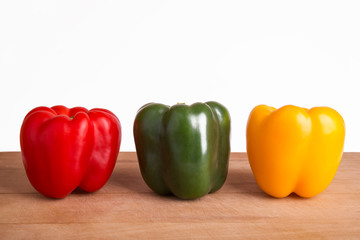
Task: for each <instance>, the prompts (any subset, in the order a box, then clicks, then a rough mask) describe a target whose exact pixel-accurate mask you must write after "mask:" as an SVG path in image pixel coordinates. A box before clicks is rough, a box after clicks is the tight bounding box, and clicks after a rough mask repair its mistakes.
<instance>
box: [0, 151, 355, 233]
mask: <svg viewBox="0 0 360 240" xmlns="http://www.w3.org/2000/svg"><path fill="white" fill-rule="evenodd" d="M0 239H360V153H344V156H343V160H342V162H341V164H340V167H339V169H338V172H337V174H336V176H335V178H334V180H333V182H332V183H331V184H330V186H329V187H328V188H327V189H326V190H325V191H324V192H323V193H321V194H320V195H318V196H316V197H314V198H310V199H302V198H299V197H297V196H296V195H291V196H289V197H287V198H284V199H275V198H272V197H269V196H267V195H266V194H264V193H263V192H262V191H261V189H260V188H259V187H258V186H257V185H256V182H255V179H254V177H253V175H252V172H251V169H250V166H249V163H248V161H247V157H246V154H245V153H232V154H231V158H230V168H229V175H228V179H227V181H226V183H225V185H224V186H223V188H222V189H220V190H219V191H218V192H217V193H213V194H210V195H207V196H205V197H203V198H200V199H197V200H190V201H183V200H179V199H176V198H175V197H171V196H169V197H162V196H158V195H156V194H154V193H153V192H151V191H150V189H149V188H148V187H147V186H146V185H145V183H144V181H143V180H142V178H141V175H140V171H139V168H138V164H137V158H136V154H135V153H134V152H121V153H120V154H119V157H118V161H117V164H116V167H115V170H114V172H113V174H112V176H111V178H110V180H109V182H108V183H107V184H106V185H105V187H104V188H102V189H101V190H99V191H98V192H96V193H85V192H82V191H80V190H76V191H75V192H73V193H72V194H71V195H69V196H68V197H66V198H65V199H60V200H55V199H49V198H46V197H43V196H42V195H40V194H39V193H37V192H36V191H35V190H34V189H33V187H32V186H31V185H30V183H29V181H28V179H27V177H26V174H25V170H24V167H23V165H22V161H21V154H20V153H19V152H0Z"/></svg>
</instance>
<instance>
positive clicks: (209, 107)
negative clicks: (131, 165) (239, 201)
mask: <svg viewBox="0 0 360 240" xmlns="http://www.w3.org/2000/svg"><path fill="white" fill-rule="evenodd" d="M134 140H135V146H136V152H137V156H138V162H139V167H140V171H141V175H142V177H143V179H144V181H145V183H146V184H147V185H148V186H149V188H151V189H152V190H153V191H154V192H156V193H158V194H171V193H172V194H173V195H175V196H177V197H178V198H181V199H195V198H199V197H202V196H204V195H206V194H208V193H210V192H216V191H217V190H219V189H220V188H221V187H222V185H223V184H224V182H225V179H226V176H227V172H228V163H229V154H230V115H229V112H228V110H227V109H226V108H225V107H224V106H223V105H221V104H220V103H217V102H206V103H194V104H192V105H190V106H189V105H186V104H176V105H174V106H172V107H169V106H166V105H163V104H159V103H149V104H146V105H144V106H143V107H142V108H140V109H139V111H138V113H137V115H136V117H135V121H134Z"/></svg>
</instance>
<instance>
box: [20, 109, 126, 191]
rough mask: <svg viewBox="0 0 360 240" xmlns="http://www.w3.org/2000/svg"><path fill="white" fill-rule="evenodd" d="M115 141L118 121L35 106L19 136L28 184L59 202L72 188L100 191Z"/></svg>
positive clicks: (98, 112)
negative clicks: (58, 199)
mask: <svg viewBox="0 0 360 240" xmlns="http://www.w3.org/2000/svg"><path fill="white" fill-rule="evenodd" d="M120 142H121V125H120V121H119V120H118V118H117V117H116V116H115V115H114V114H113V113H112V112H110V111H109V110H106V109H99V108H95V109H91V110H87V109H86V108H83V107H75V108H70V109H69V108H66V107H64V106H54V107H52V108H48V107H37V108H34V109H33V110H31V111H30V112H29V113H28V114H27V115H26V116H25V118H24V121H23V124H22V126H21V131H20V145H21V153H22V159H23V163H24V166H25V170H26V174H27V176H28V178H29V181H30V183H31V184H32V185H33V187H34V188H35V189H36V190H37V191H39V192H40V193H42V194H43V195H45V196H48V197H53V198H64V197H66V196H67V195H69V194H70V193H71V192H72V191H73V190H75V189H76V188H77V187H79V188H81V189H83V190H85V191H87V192H94V191H97V190H99V189H100V188H101V187H102V186H104V184H105V183H106V182H107V181H108V179H109V178H110V175H111V173H112V171H113V169H114V166H115V163H116V159H117V155H118V153H119V148H120Z"/></svg>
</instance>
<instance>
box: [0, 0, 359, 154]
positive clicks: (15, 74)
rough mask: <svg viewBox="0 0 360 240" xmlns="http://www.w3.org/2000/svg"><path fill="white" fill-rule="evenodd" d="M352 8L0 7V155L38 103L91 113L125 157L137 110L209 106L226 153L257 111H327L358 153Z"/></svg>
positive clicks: (269, 4) (13, 145)
mask: <svg viewBox="0 0 360 240" xmlns="http://www.w3.org/2000/svg"><path fill="white" fill-rule="evenodd" d="M359 80H360V1H35V0H34V1H13V0H9V1H1V2H0V81H1V82H0V83H1V84H0V90H1V92H0V109H1V117H0V151H12V150H20V146H19V131H20V126H21V123H22V120H23V117H24V116H25V115H26V113H27V112H28V111H29V110H31V109H32V108H34V107H36V106H40V105H44V106H53V105H58V104H62V105H65V106H68V107H74V106H84V107H87V108H93V107H102V108H107V109H109V110H111V111H113V112H114V113H115V114H116V115H117V116H118V117H119V119H120V121H121V123H122V128H123V135H122V136H123V140H122V144H121V148H120V150H121V151H134V150H135V147H134V140H133V135H132V126H133V120H134V117H135V114H136V111H137V110H138V108H139V107H141V106H142V105H143V104H145V103H148V102H161V103H165V104H169V105H172V104H176V103H177V102H186V103H188V104H191V103H193V102H197V101H201V102H203V101H209V100H215V101H218V102H220V103H222V104H224V105H225V106H226V107H227V108H228V109H229V111H230V114H231V117H232V151H245V150H246V141H245V129H246V122H247V118H248V115H249V113H250V111H251V109H252V108H253V107H254V106H256V105H258V104H267V105H271V106H274V107H281V106H283V105H286V104H294V105H299V106H302V107H307V108H309V107H313V106H330V107H332V108H334V109H336V110H337V111H338V112H339V113H340V114H341V115H342V116H343V118H344V120H345V124H346V130H347V132H346V140H345V149H344V150H345V151H360V111H359V104H360V101H359V99H360V97H359V84H358V83H359Z"/></svg>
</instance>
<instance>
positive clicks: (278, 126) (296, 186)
mask: <svg viewBox="0 0 360 240" xmlns="http://www.w3.org/2000/svg"><path fill="white" fill-rule="evenodd" d="M344 139H345V124H344V120H343V119H342V117H341V115H340V114H339V113H338V112H336V111H335V110H334V109H331V108H329V107H314V108H311V109H304V108H300V107H296V106H292V105H287V106H284V107H282V108H279V109H275V108H273V107H269V106H266V105H259V106H257V107H255V108H254V109H253V110H252V112H251V113H250V116H249V119H248V124H247V154H248V159H249V163H250V166H251V169H252V171H253V174H254V176H255V179H256V182H257V183H258V185H259V186H260V188H261V189H262V190H263V191H264V192H266V193H267V194H269V195H271V196H273V197H276V198H283V197H286V196H288V195H289V194H291V193H292V192H294V193H296V194H297V195H299V196H301V197H313V196H315V195H317V194H319V193H321V192H322V191H324V190H325V189H326V188H327V186H328V185H329V184H330V182H331V181H332V179H333V177H334V176H335V173H336V171H337V168H338V166H339V164H340V161H341V158H342V153H343V146H344Z"/></svg>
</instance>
